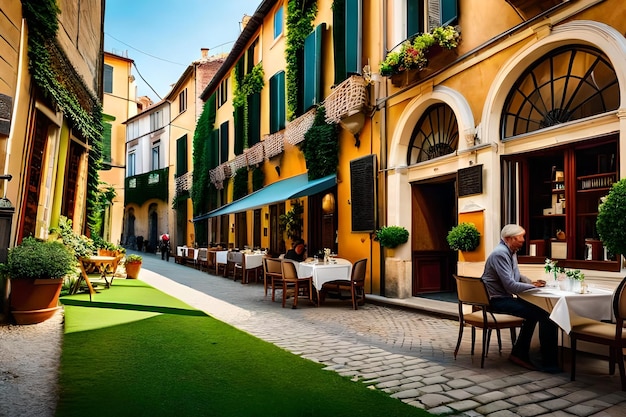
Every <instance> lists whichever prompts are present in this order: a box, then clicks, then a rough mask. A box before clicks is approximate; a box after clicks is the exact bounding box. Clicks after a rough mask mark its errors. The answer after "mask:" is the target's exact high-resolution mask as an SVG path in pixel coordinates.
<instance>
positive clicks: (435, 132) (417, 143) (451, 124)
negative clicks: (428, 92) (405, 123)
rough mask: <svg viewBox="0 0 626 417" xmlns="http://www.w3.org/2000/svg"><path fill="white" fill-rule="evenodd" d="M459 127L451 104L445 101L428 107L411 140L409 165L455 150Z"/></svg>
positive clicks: (407, 160) (407, 158)
mask: <svg viewBox="0 0 626 417" xmlns="http://www.w3.org/2000/svg"><path fill="white" fill-rule="evenodd" d="M458 145H459V128H458V124H457V120H456V116H455V114H454V112H453V111H452V109H451V108H450V106H448V105H447V104H444V103H438V104H433V105H432V106H430V107H428V108H427V109H426V111H425V112H424V114H423V115H422V117H421V118H420V119H419V121H418V122H417V124H416V125H415V128H414V129H413V132H412V133H411V139H410V141H409V147H408V151H407V156H406V163H407V165H414V164H417V163H419V162H424V161H428V160H430V159H433V158H437V157H440V156H444V155H448V154H451V153H453V152H455V151H456V150H457V148H458Z"/></svg>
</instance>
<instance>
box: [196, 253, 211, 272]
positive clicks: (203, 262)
mask: <svg viewBox="0 0 626 417" xmlns="http://www.w3.org/2000/svg"><path fill="white" fill-rule="evenodd" d="M196 269H199V270H200V271H208V269H209V250H208V249H207V248H200V249H198V257H197V259H196Z"/></svg>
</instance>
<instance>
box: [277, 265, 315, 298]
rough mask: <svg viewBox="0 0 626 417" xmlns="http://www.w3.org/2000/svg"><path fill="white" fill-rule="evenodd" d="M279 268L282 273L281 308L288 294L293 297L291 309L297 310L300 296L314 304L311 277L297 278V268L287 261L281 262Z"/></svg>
mask: <svg viewBox="0 0 626 417" xmlns="http://www.w3.org/2000/svg"><path fill="white" fill-rule="evenodd" d="M281 268H282V271H283V308H285V303H286V301H287V296H288V295H290V294H291V295H293V305H292V306H291V308H298V298H299V297H300V295H301V294H302V295H305V296H307V297H308V299H309V301H311V303H312V304H315V303H314V302H313V277H304V278H300V277H298V267H297V266H296V264H295V262H293V261H291V260H289V259H283V260H282V261H281Z"/></svg>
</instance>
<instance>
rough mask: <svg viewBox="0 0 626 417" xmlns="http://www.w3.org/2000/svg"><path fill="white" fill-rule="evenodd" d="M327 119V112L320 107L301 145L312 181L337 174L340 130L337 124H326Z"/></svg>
mask: <svg viewBox="0 0 626 417" xmlns="http://www.w3.org/2000/svg"><path fill="white" fill-rule="evenodd" d="M325 119H326V110H325V109H324V107H323V106H320V107H318V108H317V111H316V113H315V119H314V121H313V125H312V126H311V128H310V129H309V130H308V131H307V132H306V133H305V134H304V142H302V144H301V145H300V149H301V150H302V153H303V154H304V159H305V161H306V166H307V168H308V170H309V179H310V180H314V179H317V178H322V177H325V176H327V175H331V174H335V173H336V172H337V165H338V164H339V129H338V127H337V125H336V124H328V123H326V121H325Z"/></svg>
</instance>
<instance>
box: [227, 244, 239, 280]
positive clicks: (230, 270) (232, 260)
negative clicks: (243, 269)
mask: <svg viewBox="0 0 626 417" xmlns="http://www.w3.org/2000/svg"><path fill="white" fill-rule="evenodd" d="M242 262H243V253H241V252H236V251H234V250H231V251H228V254H226V268H224V276H225V277H230V276H231V275H232V276H233V280H234V281H237V275H236V274H235V271H236V270H235V265H236V264H241V263H242Z"/></svg>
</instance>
